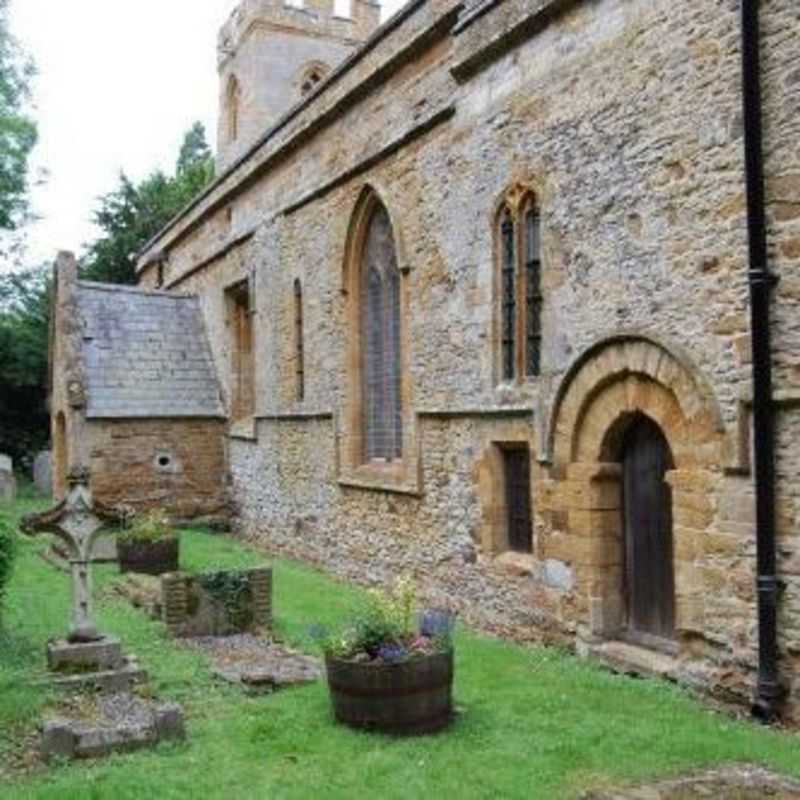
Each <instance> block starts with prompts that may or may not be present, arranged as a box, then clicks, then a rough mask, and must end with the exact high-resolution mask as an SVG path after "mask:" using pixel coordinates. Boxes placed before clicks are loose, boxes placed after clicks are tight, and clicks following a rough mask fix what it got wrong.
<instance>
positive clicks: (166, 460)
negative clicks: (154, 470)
mask: <svg viewBox="0 0 800 800" xmlns="http://www.w3.org/2000/svg"><path fill="white" fill-rule="evenodd" d="M171 463H172V460H171V459H170V457H169V456H159V457H158V466H159V467H168V466H169V465H170V464H171Z"/></svg>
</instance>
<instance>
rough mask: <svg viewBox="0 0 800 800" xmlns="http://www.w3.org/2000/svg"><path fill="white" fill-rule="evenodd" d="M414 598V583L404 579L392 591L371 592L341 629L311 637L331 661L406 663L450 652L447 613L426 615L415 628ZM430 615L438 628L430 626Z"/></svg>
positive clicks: (313, 633)
mask: <svg viewBox="0 0 800 800" xmlns="http://www.w3.org/2000/svg"><path fill="white" fill-rule="evenodd" d="M416 606H417V594H416V587H415V585H414V582H413V581H412V580H411V579H410V578H408V577H403V578H400V580H399V581H398V582H397V584H396V585H395V587H394V589H393V590H392V591H380V590H377V589H372V590H370V591H369V592H367V593H366V596H365V599H364V601H363V603H361V604H359V606H358V607H357V608H356V609H355V610H354V613H353V614H352V617H351V619H350V621H349V623H347V624H346V625H345V626H344V627H343V628H342V629H339V630H334V631H329V630H328V629H326V628H324V627H323V626H314V628H312V630H311V636H312V638H314V639H315V640H316V641H317V642H318V643H319V645H320V646H321V647H322V650H323V651H324V652H325V654H326V655H328V656H332V657H334V658H344V659H355V660H358V661H367V660H375V661H381V662H384V663H388V662H398V661H405V660H407V659H409V658H414V657H415V656H421V655H427V654H430V653H434V652H441V651H444V650H449V649H450V648H451V647H452V640H451V637H450V632H451V630H452V620H453V617H452V615H451V614H450V613H449V612H446V611H437V612H431V611H426V612H423V613H422V614H420V616H419V628H418V629H416V628H415V626H414V620H415V615H416ZM431 614H433V615H435V616H436V620H437V621H438V623H439V624H438V626H432V625H431Z"/></svg>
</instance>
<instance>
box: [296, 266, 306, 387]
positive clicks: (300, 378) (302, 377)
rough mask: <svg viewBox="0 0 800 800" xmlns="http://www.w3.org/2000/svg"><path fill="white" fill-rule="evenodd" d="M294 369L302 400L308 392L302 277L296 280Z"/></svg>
mask: <svg viewBox="0 0 800 800" xmlns="http://www.w3.org/2000/svg"><path fill="white" fill-rule="evenodd" d="M294 359H295V365H294V371H295V397H296V399H297V401H298V402H302V401H303V399H304V398H305V394H306V374H305V358H304V353H303V287H302V285H301V283H300V278H296V279H295V282H294Z"/></svg>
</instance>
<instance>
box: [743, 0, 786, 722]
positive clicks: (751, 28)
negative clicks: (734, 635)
mask: <svg viewBox="0 0 800 800" xmlns="http://www.w3.org/2000/svg"><path fill="white" fill-rule="evenodd" d="M741 1H742V6H741V37H742V101H743V109H744V156H745V177H746V189H747V234H748V242H749V268H748V284H749V288H750V336H751V343H752V350H753V431H754V461H755V495H756V562H757V577H756V588H757V595H758V683H757V688H756V697H755V701H754V704H753V709H752V711H753V715H754V716H755V717H757V718H759V719H761V720H763V721H764V722H772V721H774V720H775V719H777V717H778V715H779V712H780V707H781V703H782V700H783V697H784V694H785V692H784V689H783V686H782V685H781V682H780V675H779V671H778V643H777V638H778V637H777V618H778V599H779V597H780V593H781V588H782V586H781V582H780V581H779V580H778V577H777V570H776V560H777V559H776V543H775V411H774V401H773V389H772V354H771V353H772V351H771V342H770V339H771V331H770V302H771V290H772V288H773V287H774V286H775V284H776V282H777V280H776V277H775V276H774V275H773V274H772V273H771V272H770V270H769V263H768V255H767V227H766V214H765V201H764V150H763V120H762V99H761V50H760V25H759V11H760V0H741Z"/></svg>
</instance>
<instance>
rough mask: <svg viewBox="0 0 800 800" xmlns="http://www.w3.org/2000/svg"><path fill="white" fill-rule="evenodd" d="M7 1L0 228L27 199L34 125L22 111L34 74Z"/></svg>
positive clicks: (18, 214)
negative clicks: (12, 27) (13, 31)
mask: <svg viewBox="0 0 800 800" xmlns="http://www.w3.org/2000/svg"><path fill="white" fill-rule="evenodd" d="M8 3H9V0H0V230H6V231H9V230H13V229H14V228H16V227H17V225H18V224H19V222H20V220H21V219H22V218H23V217H24V213H25V210H26V209H27V201H28V157H29V156H30V153H31V151H32V150H33V147H34V145H35V144H36V138H37V130H36V124H35V123H34V122H33V120H32V119H31V118H30V117H29V116H28V115H27V114H26V113H25V106H26V104H27V102H28V100H29V98H30V82H31V78H32V77H33V74H34V67H33V63H32V62H31V60H30V59H29V58H28V57H27V56H26V55H25V54H24V53H23V52H22V50H21V49H20V47H19V45H18V43H17V41H16V40H15V39H14V38H13V37H12V36H11V34H10V32H9V26H8Z"/></svg>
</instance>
